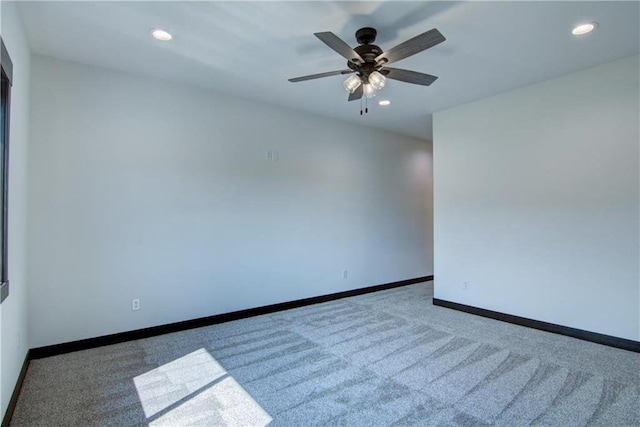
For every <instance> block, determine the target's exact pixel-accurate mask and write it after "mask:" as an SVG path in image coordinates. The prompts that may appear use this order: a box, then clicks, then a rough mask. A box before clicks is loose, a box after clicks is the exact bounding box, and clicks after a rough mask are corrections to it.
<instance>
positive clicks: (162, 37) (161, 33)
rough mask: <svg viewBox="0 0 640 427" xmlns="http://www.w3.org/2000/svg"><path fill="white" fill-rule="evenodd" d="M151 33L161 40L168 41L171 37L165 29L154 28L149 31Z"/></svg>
mask: <svg viewBox="0 0 640 427" xmlns="http://www.w3.org/2000/svg"><path fill="white" fill-rule="evenodd" d="M151 35H152V36H153V38H154V39H156V40H160V41H163V42H168V41H169V40H171V39H172V38H173V36H172V35H171V34H170V33H169V32H167V31H165V30H160V29H155V30H153V31H151Z"/></svg>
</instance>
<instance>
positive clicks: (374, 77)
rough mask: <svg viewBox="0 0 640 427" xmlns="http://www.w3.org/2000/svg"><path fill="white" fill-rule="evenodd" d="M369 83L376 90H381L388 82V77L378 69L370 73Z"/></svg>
mask: <svg viewBox="0 0 640 427" xmlns="http://www.w3.org/2000/svg"><path fill="white" fill-rule="evenodd" d="M369 84H370V85H371V86H373V87H374V88H375V89H376V90H380V89H382V88H383V87H384V85H385V84H387V78H386V77H385V76H383V75H382V74H380V73H379V72H377V71H374V72H373V73H371V74H369Z"/></svg>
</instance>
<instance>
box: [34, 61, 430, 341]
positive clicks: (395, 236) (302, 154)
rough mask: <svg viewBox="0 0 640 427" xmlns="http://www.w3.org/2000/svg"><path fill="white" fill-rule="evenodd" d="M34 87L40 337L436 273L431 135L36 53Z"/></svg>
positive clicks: (77, 334) (58, 337) (110, 329)
mask: <svg viewBox="0 0 640 427" xmlns="http://www.w3.org/2000/svg"><path fill="white" fill-rule="evenodd" d="M32 83H33V86H32V98H31V102H32V107H33V108H32V110H31V111H32V114H31V126H32V139H31V142H30V151H29V153H30V157H29V161H30V169H29V192H30V193H29V243H30V251H29V262H30V267H29V268H30V279H29V280H30V339H31V344H32V346H34V347H36V346H42V345H48V344H54V343H60V342H65V341H70V340H77V339H81V338H86V337H92V336H98V335H104V334H110V333H115V332H120V331H125V330H131V329H136V328H143V327H148V326H152V325H158V324H164V323H169V322H175V321H180V320H185V319H192V318H197V317H201V316H208V315H213V314H217V313H223V312H229V311H233V310H240V309H245V308H250V307H256V306H261V305H265V304H273V303H278V302H283V301H289V300H295V299H299V298H305V297H312V296H316V295H323V294H328V293H332V292H339V291H344V290H349V289H355V288H360V287H364V286H371V285H376V284H380V283H386V282H393V281H398V280H403V279H409V278H414V277H419V276H425V275H429V274H432V272H433V270H432V259H431V258H432V252H431V245H430V240H431V229H430V227H431V226H430V224H429V222H428V218H429V211H430V209H431V208H430V207H429V204H430V203H431V201H430V190H429V188H430V186H431V169H430V168H431V145H430V143H428V142H426V141H422V140H416V139H411V138H407V137H404V136H399V135H395V134H392V133H387V132H383V131H378V130H373V129H370V128H364V127H359V126H353V125H350V124H345V123H342V122H337V121H332V120H327V119H321V118H316V117H313V116H310V115H307V114H303V113H299V112H296V111H292V110H285V109H281V108H278V107H273V106H269V105H263V104H256V103H253V102H249V101H244V100H242V99H238V98H233V97H228V96H223V95H220V94H216V93H214V92H208V91H205V90H198V89H194V88H189V87H186V86H179V85H177V84H175V83H171V82H165V81H161V80H153V79H148V78H141V77H136V76H133V75H128V74H124V73H120V72H114V71H108V70H105V69H98V68H92V67H88V66H83V65H78V64H73V63H70V62H64V61H59V60H54V59H50V58H46V57H41V56H34V57H33V79H32ZM366 119H368V118H363V120H366ZM265 150H277V151H278V152H279V159H278V161H277V162H270V161H266V160H265ZM343 270H348V277H347V278H346V279H343V278H342V272H343ZM133 298H140V300H141V306H142V309H141V310H140V311H136V312H133V311H132V310H131V300H132V299H133Z"/></svg>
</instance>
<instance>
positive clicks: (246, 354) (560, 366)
mask: <svg viewBox="0 0 640 427" xmlns="http://www.w3.org/2000/svg"><path fill="white" fill-rule="evenodd" d="M432 295H433V285H432V282H426V283H420V284H416V285H411V286H405V287H402V288H396V289H391V290H387V291H381V292H376V293H371V294H366V295H361V296H357V297H352V298H345V299H341V300H337V301H332V302H328V303H323V304H317V305H313V306H308V307H303V308H299V309H294V310H288V311H282V312H279V313H274V314H271V315H264V316H259V317H253V318H249V319H244V320H239V321H235V322H229V323H224V324H220V325H214V326H209V327H204V328H199V329H192V330H189V331H184V332H178V333H173V334H167V335H163V336H158V337H154V338H148V339H143V340H138V341H131V342H127V343H122V344H117V345H112V346H107V347H101V348H96V349H91V350H86V351H80V352H75V353H70V354H66V355H61V356H55V357H50V358H46V359H40V360H34V361H32V362H31V364H30V366H29V369H28V371H27V375H26V378H25V382H24V384H23V388H22V390H21V393H20V396H19V400H18V403H17V406H16V409H15V412H14V415H13V419H12V421H11V425H12V426H93V425H96V426H97V425H117V426H129V425H131V426H133V425H167V426H185V425H195V426H208V425H215V426H223V425H227V426H249V425H251V426H254V425H255V426H266V425H270V426H329V425H348V426H409V425H420V426H429V425H434V426H435V425H447V426H484V425H504V426H525V425H540V426H543V425H544V426H582V425H602V426H614V425H624V426H632V425H636V426H637V425H640V354H637V353H632V352H629V351H625V350H619V349H615V348H610V347H606V346H602V345H598V344H593V343H590V342H586V341H581V340H577V339H573V338H568V337H564V336H560V335H555V334H551V333H546V332H542V331H538V330H534V329H528V328H524V327H520V326H516V325H511V324H508V323H503V322H499V321H495V320H491V319H486V318H483V317H478V316H474V315H471V314H466V313H462V312H458V311H454V310H450V309H447V308H443V307H436V306H433V305H432V303H431V298H432Z"/></svg>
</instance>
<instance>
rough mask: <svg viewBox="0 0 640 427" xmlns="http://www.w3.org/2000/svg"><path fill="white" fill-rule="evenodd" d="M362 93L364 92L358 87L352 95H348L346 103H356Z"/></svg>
mask: <svg viewBox="0 0 640 427" xmlns="http://www.w3.org/2000/svg"><path fill="white" fill-rule="evenodd" d="M363 93H364V90H363V89H362V85H360V86H358V89H356V90H355V91H354V92H353V93H350V94H349V99H348V101H357V100H358V99H360V98H362V95H363Z"/></svg>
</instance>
